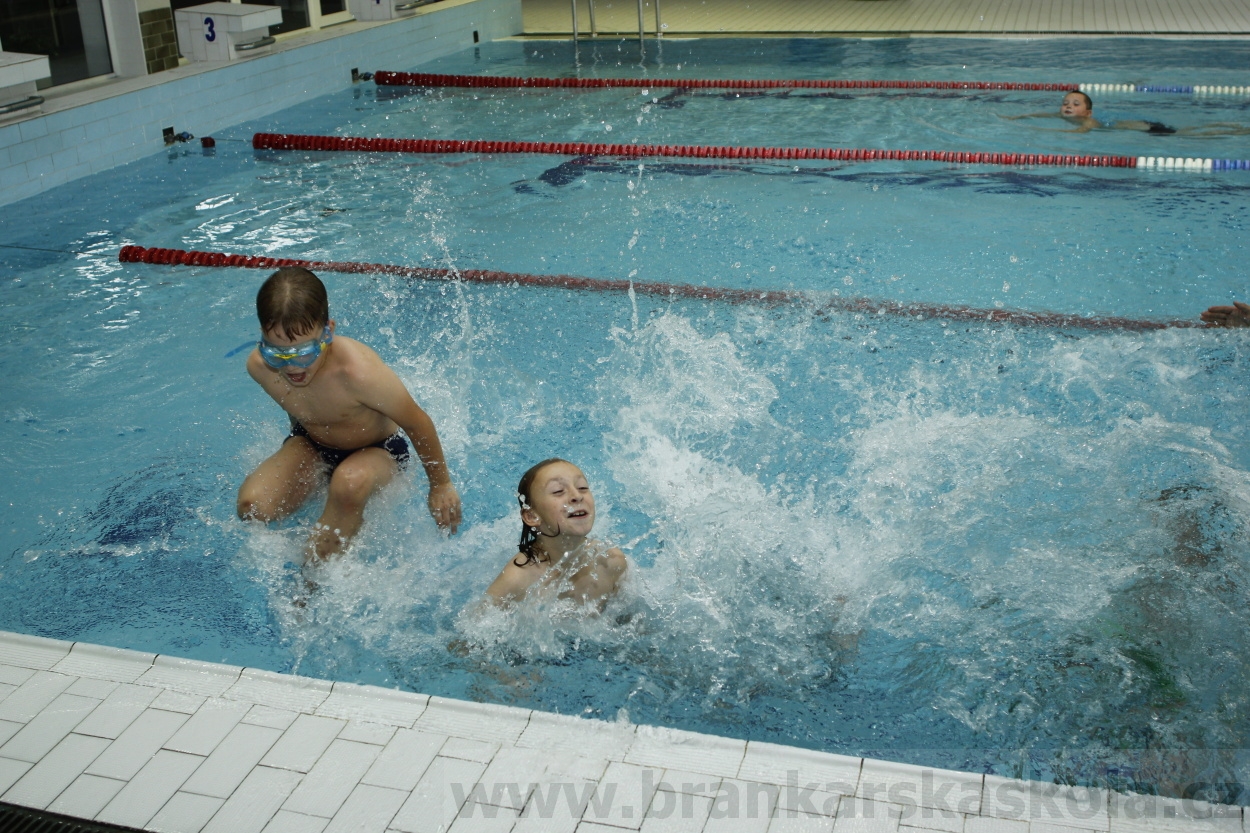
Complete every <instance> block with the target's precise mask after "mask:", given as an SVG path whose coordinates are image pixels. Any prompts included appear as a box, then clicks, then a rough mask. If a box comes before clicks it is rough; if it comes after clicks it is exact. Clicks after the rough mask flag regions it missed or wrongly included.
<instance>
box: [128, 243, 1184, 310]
mask: <svg viewBox="0 0 1250 833" xmlns="http://www.w3.org/2000/svg"><path fill="white" fill-rule="evenodd" d="M117 259H118V260H119V261H121V262H122V263H154V264H163V265H170V266H175V265H176V266H218V267H235V268H244V269H278V268H281V267H283V266H302V267H304V268H305V269H311V270H315V271H319V272H341V273H352V274H366V275H369V274H374V275H397V276H399V277H404V278H410V279H412V280H420V281H462V282H464V283H479V284H499V285H503V286H533V287H547V288H554V289H567V290H575V291H583V292H634V293H637V294H639V295H655V296H658V297H661V298H670V299H674V300H676V299H691V300H700V301H720V302H725V303H730V304H752V305H757V306H785V305H790V306H803V307H808V308H810V309H811V310H812V311H813V312H815V313H826V312H846V313H861V314H864V315H891V316H898V317H903V318H913V319H925V318H937V319H940V320H943V321H963V322H970V323H971V322H986V323H998V324H1014V325H1017V326H1024V327H1058V328H1065V329H1078V330H1133V331H1141V330H1163V329H1167V328H1171V327H1201V326H1203V325H1202V324H1201V323H1200V322H1198V321H1149V320H1143V319H1138V318H1116V317H1100V316H1088V315H1065V314H1062V313H1053V312H1028V311H1025V310H1009V309H977V308H975V307H964V306H953V305H947V304H902V303H899V302H898V301H889V300H879V299H873V298H847V297H843V296H828V295H823V294H816V293H810V292H799V291H796V290H771V291H770V290H765V291H761V290H756V289H735V288H726V287H715V286H695V285H693V284H685V283H658V282H651V281H622V280H610V279H605V278H583V277H577V276H574V275H530V274H525V273H523V272H500V271H495V270H486V269H461V270H452V269H439V268H433V267H424V266H393V265H388V264H384V263H360V262H357V261H322V260H301V259H298V258H287V257H256V256H251V255H231V254H225V253H224V252H197V251H184V250H183V249H150V248H144V247H143V246H123V247H122V249H121V251H120V252H118V254H117Z"/></svg>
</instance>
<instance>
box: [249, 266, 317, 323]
mask: <svg viewBox="0 0 1250 833" xmlns="http://www.w3.org/2000/svg"><path fill="white" fill-rule="evenodd" d="M256 317H257V318H259V319H260V329H261V332H264V333H267V332H269V331H271V330H276V329H279V328H281V330H282V332H284V333H285V334H286V335H287V336H288V337H290V336H295V335H299V334H301V333H309V332H312V331H314V330H320V329H321V328H322V327H324V326H325V325H326V323H327V322H328V321H329V320H330V301H329V298H327V297H326V286H325V284H323V283H322V282H321V279H320V278H318V277H317V276H316V275H314V274H313V273H312V272H309V271H308V270H307V269H305V268H304V267H302V266H283V267H282V268H281V269H279V270H278V271H277V272H274V273H273V274H272V275H270V276H269V278H268V280H266V281H265V282H264V283H263V284H261V287H260V291H259V292H257V293H256Z"/></svg>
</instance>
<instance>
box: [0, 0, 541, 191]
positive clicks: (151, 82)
mask: <svg viewBox="0 0 1250 833" xmlns="http://www.w3.org/2000/svg"><path fill="white" fill-rule="evenodd" d="M474 31H477V32H478V33H479V35H480V37H481V40H482V41H483V42H485V41H490V40H494V39H496V38H502V37H508V36H511V35H515V34H519V33H520V31H521V0H445V2H443V3H439V4H437V5H433V6H428V7H426V8H425V9H423V10H421V13H418V14H417V15H416V16H414V17H408V18H404V19H401V20H395V21H390V22H387V23H373V24H366V23H349V24H345V25H343V26H341V27H335V28H333V29H329V30H323V31H321V32H315V33H310V34H308V35H306V36H300V37H299V38H292V39H290V40H287V41H284V42H283V43H281V44H279V45H278V47H275V49H277V50H278V51H275V52H272V53H271V54H268V55H261V56H257V57H255V58H249V59H247V60H244V61H239V62H236V63H232V64H228V65H224V66H222V65H214V67H213V68H212V69H205V68H203V67H201V66H196V65H187V66H182V67H179V68H177V69H172V70H168V71H166V72H162V73H157V74H156V75H148V76H144V77H142V78H130V79H123V80H119V81H116V82H114V83H112V84H110V85H108V86H107V87H103V88H97V89H93V90H89V91H87V92H83V93H75V94H73V95H67V96H63V97H59V98H58V97H50V98H49V100H48V102H47V103H45V105H44V108H43V109H44V115H41V116H38V117H35V118H31V119H27V120H25V121H21V122H18V123H15V124H8V125H5V126H3V127H0V205H7V204H9V203H13V202H16V201H17V200H20V199H24V198H25V197H29V196H33V195H35V194H38V193H40V192H42V191H45V190H47V189H49V188H53V187H55V186H57V185H61V184H64V183H66V182H70V181H71V180H75V179H78V178H79V177H83V176H88V175H89V174H93V173H96V172H98V171H102V170H107V169H109V168H112V167H114V166H116V165H122V164H125V163H127V162H133V161H134V160H136V159H140V158H142V157H144V156H148V155H150V154H153V153H156V152H157V151H159V150H161V149H162V148H163V147H164V146H165V145H164V139H163V138H162V136H161V129H162V128H164V127H169V126H172V127H174V129H175V130H177V131H183V130H187V131H190V132H191V133H193V134H195V135H196V136H208V135H211V134H212V133H213V132H214V131H217V130H221V129H222V128H225V127H230V126H231V125H235V124H239V123H240V122H244V121H247V120H249V119H254V118H259V117H261V116H264V115H266V114H268V113H272V112H274V111H275V110H280V109H282V108H284V107H290V106H291V105H294V104H298V103H300V102H302V101H307V100H308V99H310V98H315V97H317V96H319V95H325V94H326V93H329V92H333V91H335V90H339V89H343V88H345V87H349V86H351V70H352V68H353V67H358V68H359V69H360V70H361V71H362V72H365V71H372V70H375V69H401V70H402V69H407V68H409V67H414V66H416V65H418V64H420V63H422V62H423V61H429V60H433V59H434V58H438V57H441V56H444V55H449V54H451V53H453V52H458V51H460V50H462V49H467V48H469V47H471V46H472V45H473V32H474Z"/></svg>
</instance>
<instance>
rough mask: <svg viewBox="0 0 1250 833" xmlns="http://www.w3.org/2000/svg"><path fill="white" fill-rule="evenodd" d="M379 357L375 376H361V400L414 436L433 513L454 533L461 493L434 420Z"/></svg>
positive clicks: (441, 524)
mask: <svg viewBox="0 0 1250 833" xmlns="http://www.w3.org/2000/svg"><path fill="white" fill-rule="evenodd" d="M375 360H376V362H377V366H376V368H371V369H370V372H369V373H368V374H367V375H368V376H369V377H372V378H366V379H361V380H359V381H361V382H363V383H364V386H365V387H366V389H367V395H365V396H362V397H361V402H363V403H364V404H366V405H368V406H369V407H370V408H373V409H374V410H375V411H377V412H378V413H380V414H382V415H383V416H386V417H388V418H389V419H390V420H391V421H393V422H394V423H395V424H397V425H398V426H399V427H400V428H402V429H403V431H404V433H405V434H407V435H408V438H409V439H410V440H412V446H413V448H414V449H415V450H416V452H417V457H419V458H420V459H421V465H422V466H423V467H424V468H425V476H426V477H427V478H428V479H429V481H430V497H429V506H430V514H431V515H433V516H434V520H435V522H437V523H438V525H439V526H440V527H441V528H443V529H450V530H451V531H452V532H453V533H454V532H455V531H456V530H457V529H458V528H459V527H460V495H459V494H457V492H456V487H455V486H454V485H452V482H451V473H450V472H449V471H448V470H447V460H446V459H445V458H444V457H443V446H442V443H440V442H439V441H438V431H437V430H436V429H435V428H434V421H433V420H432V419H430V416H429V414H427V413H426V412H425V411H424V410H422V408H421V406H420V405H418V404H417V403H416V401H415V400H414V399H413V398H412V394H410V393H408V389H407V388H405V387H404V383H403V382H401V381H400V380H399V377H398V376H396V375H395V371H393V370H391V369H390V368H389V367H387V366H386V365H385V364H383V363H382V360H381V359H375Z"/></svg>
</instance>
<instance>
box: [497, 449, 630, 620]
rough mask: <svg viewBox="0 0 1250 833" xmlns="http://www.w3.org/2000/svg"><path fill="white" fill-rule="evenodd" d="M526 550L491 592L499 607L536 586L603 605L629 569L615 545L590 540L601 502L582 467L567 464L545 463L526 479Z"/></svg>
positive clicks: (521, 498) (521, 492) (520, 496)
mask: <svg viewBox="0 0 1250 833" xmlns="http://www.w3.org/2000/svg"><path fill="white" fill-rule="evenodd" d="M517 502H518V503H520V504H521V543H520V545H519V547H518V549H519V550H520V551H519V552H518V553H517V554H516V555H514V556H513V557H512V558H511V559H510V560H509V561H508V564H507V566H505V567H504V568H503V572H501V573H500V574H499V576H498V577H497V578H496V579H495V580H494V581H493V582H491V585H490V587H488V588H486V598H487V599H489V600H491V601H493V602H495V603H496V604H500V603H504V602H513V601H519V600H520V599H522V598H524V597H525V596H526V595H527V594H528V593H529V592H530V590H531V589H532V588H534V587H536V586H537V587H553V586H554V587H556V588H558V591H559V598H561V599H572V600H574V601H575V602H577V603H578V604H583V605H584V604H586V603H588V602H595V603H596V604H597V605H598V606H600V607H602V606H603V605H604V604H605V603H606V602H607V599H608V597H609V596H611V595H612V594H613V593H615V592H616V589H617V587H618V586H619V585H620V582H621V577H622V576H624V575H625V572H626V570H628V569H629V559H628V558H626V557H625V554H624V553H623V552H621V551H620V550H619V549H616V548H615V547H608V546H607V545H605V544H603V543H601V542H599V541H594V540H589V538H588V536H589V535H590V530H591V529H592V528H593V527H594V525H595V498H594V495H593V494H591V491H590V484H589V483H587V482H586V475H584V474H582V471H581V469H579V468H578V467H577V466H575V465H573V464H572V463H570V462H567V461H566V460H560V459H558V458H552V459H550V460H543V461H542V462H541V463H539V464H538V465H536V466H534V467H533V468H531V469H530V470H529V471H527V472H525V474H524V475H522V476H521V482H520V484H519V485H518V486H517Z"/></svg>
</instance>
